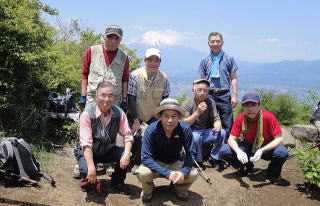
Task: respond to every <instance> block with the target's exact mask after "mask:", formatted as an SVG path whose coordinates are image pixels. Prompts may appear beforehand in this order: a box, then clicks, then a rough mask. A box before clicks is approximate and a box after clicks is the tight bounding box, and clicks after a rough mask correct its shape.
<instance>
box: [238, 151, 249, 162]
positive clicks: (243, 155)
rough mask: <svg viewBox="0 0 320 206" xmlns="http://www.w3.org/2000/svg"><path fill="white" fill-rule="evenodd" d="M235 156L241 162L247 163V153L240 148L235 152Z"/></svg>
mask: <svg viewBox="0 0 320 206" xmlns="http://www.w3.org/2000/svg"><path fill="white" fill-rule="evenodd" d="M237 158H238V160H239V161H240V162H241V163H242V164H246V163H248V156H247V154H246V153H245V152H244V151H242V150H240V151H239V152H238V153H237Z"/></svg>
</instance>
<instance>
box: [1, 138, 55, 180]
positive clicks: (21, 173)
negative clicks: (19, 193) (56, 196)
mask: <svg viewBox="0 0 320 206" xmlns="http://www.w3.org/2000/svg"><path fill="white" fill-rule="evenodd" d="M48 176H50V175H48ZM40 177H44V178H45V179H46V180H48V181H49V182H50V183H51V185H53V186H54V185H55V181H54V180H53V178H52V177H51V176H50V178H48V177H45V176H44V174H43V173H40V165H39V163H38V161H37V160H36V158H35V157H34V155H33V153H32V151H31V148H30V146H29V144H28V143H27V142H26V141H25V140H24V139H18V138H16V137H5V138H3V139H1V141H0V179H2V180H4V181H5V183H9V184H10V183H11V184H14V183H17V182H27V183H31V184H37V183H38V181H39V180H40Z"/></svg>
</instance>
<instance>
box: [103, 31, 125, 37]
mask: <svg viewBox="0 0 320 206" xmlns="http://www.w3.org/2000/svg"><path fill="white" fill-rule="evenodd" d="M110 34H115V35H117V36H118V37H120V38H122V36H121V35H120V34H118V33H116V32H109V33H106V36H108V35H110Z"/></svg>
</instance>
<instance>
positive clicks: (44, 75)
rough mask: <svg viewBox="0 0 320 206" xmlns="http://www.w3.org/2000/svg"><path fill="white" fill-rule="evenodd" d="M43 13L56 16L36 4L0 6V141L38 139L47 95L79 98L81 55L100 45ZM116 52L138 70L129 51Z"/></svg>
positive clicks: (16, 1)
mask: <svg viewBox="0 0 320 206" xmlns="http://www.w3.org/2000/svg"><path fill="white" fill-rule="evenodd" d="M44 13H46V14H49V15H57V14H58V12H57V11H56V10H55V9H52V8H50V7H48V6H47V5H44V4H42V3H41V2H40V1H39V0H10V1H5V0H0V19H1V21H0V91H1V95H0V136H20V137H26V136H27V137H36V136H37V135H39V130H40V129H41V128H40V127H41V118H42V117H43V115H44V112H45V110H44V108H45V103H46V99H47V96H48V94H49V92H50V91H56V92H59V93H61V94H65V89H66V88H67V87H69V88H71V89H72V90H73V92H74V94H75V95H76V97H79V96H80V85H81V68H82V62H83V54H84V52H85V50H86V49H87V48H88V47H89V46H91V45H95V44H101V43H102V41H103V39H102V34H95V33H94V31H93V30H92V29H90V28H84V27H83V26H81V24H80V22H79V20H77V19H69V20H60V21H57V22H56V23H55V24H52V23H51V24H49V23H48V22H47V21H46V20H44V18H43V14H44ZM121 48H123V49H124V50H125V51H126V52H127V53H128V55H129V61H130V64H131V69H135V68H137V67H139V65H140V61H141V60H140V59H139V58H137V57H136V54H135V51H134V50H130V49H128V48H126V47H125V45H121Z"/></svg>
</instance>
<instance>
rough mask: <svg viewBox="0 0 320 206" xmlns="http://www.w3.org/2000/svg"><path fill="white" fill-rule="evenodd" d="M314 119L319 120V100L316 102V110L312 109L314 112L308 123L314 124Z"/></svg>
mask: <svg viewBox="0 0 320 206" xmlns="http://www.w3.org/2000/svg"><path fill="white" fill-rule="evenodd" d="M316 121H320V102H318V107H317V109H316V111H314V113H313V115H312V117H311V119H310V123H311V124H315V123H316Z"/></svg>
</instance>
